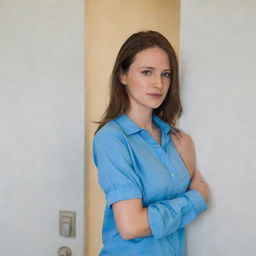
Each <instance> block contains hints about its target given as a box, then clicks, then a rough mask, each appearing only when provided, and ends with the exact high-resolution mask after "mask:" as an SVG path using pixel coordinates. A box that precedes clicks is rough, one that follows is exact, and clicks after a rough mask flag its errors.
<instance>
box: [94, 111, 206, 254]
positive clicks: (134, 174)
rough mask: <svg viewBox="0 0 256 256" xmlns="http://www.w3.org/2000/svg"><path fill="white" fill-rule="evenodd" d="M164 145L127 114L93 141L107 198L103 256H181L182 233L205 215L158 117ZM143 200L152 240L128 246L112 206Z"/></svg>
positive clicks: (129, 242) (132, 241) (202, 203)
mask: <svg viewBox="0 0 256 256" xmlns="http://www.w3.org/2000/svg"><path fill="white" fill-rule="evenodd" d="M152 120H153V122H154V123H155V125H157V126H158V127H159V128H160V130H161V145H160V144H158V143H157V142H156V141H155V139H153V137H152V136H151V135H150V134H149V132H148V131H147V130H145V129H142V128H140V127H139V126H138V125H136V124H135V123H134V122H133V121H132V120H131V119H130V118H129V117H128V116H127V115H126V114H122V115H121V116H119V117H117V118H115V119H114V120H111V121H109V122H107V123H106V124H105V125H104V126H103V127H102V128H101V129H100V130H99V131H98V132H97V133H96V135H95V136H94V140H93V159H94V162H95V165H96V166H97V168H98V181H99V184H100V187H101V188H102V190H103V191H104V193H105V197H106V207H105V211H104V221H103V227H102V239H103V245H104V246H103V248H102V250H101V252H100V256H156V255H157V256H173V255H175V256H183V255H185V229H184V227H185V226H186V225H187V224H188V223H190V222H191V221H192V220H194V219H195V218H196V217H197V216H198V215H199V214H200V213H202V212H203V211H204V210H206V208H207V206H206V202H205V200H204V198H203V197H202V195H201V194H200V193H199V192H198V191H196V190H188V187H189V184H190V181H191V179H190V175H189V172H188V170H187V168H186V166H185V164H184V162H183V160H182V158H181V157H180V155H179V153H178V152H177V151H176V149H175V146H174V144H173V143H172V140H171V137H170V130H171V129H172V128H171V126H169V125H168V124H167V123H166V122H164V121H163V120H161V119H160V118H159V117H158V116H156V115H153V116H152ZM132 198H141V200H142V203H143V207H148V222H149V226H150V228H151V231H152V235H151V236H146V237H140V238H135V239H130V240H124V239H123V238H122V237H121V236H120V234H119V232H118V229H117V226H116V223H115V219H114V213H113V209H112V207H111V205H112V204H113V203H115V202H117V201H121V200H127V199H132Z"/></svg>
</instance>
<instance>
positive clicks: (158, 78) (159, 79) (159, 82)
mask: <svg viewBox="0 0 256 256" xmlns="http://www.w3.org/2000/svg"><path fill="white" fill-rule="evenodd" d="M153 86H154V88H158V89H162V88H163V81H162V76H161V74H160V75H159V74H156V75H155V76H154V78H153Z"/></svg>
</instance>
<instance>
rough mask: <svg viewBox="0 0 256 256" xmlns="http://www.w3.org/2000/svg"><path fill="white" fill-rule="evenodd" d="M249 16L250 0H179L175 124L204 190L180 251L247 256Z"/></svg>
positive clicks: (252, 93) (254, 190) (251, 139)
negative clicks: (203, 208) (204, 200)
mask: <svg viewBox="0 0 256 256" xmlns="http://www.w3.org/2000/svg"><path fill="white" fill-rule="evenodd" d="M255 14H256V2H255V1H253V0H247V1H243V0H232V1H231V0H227V1H222V0H214V1H200V0H194V1H182V5H181V49H180V50H181V72H182V75H181V83H182V87H183V91H182V95H183V102H184V115H183V118H182V119H181V122H180V126H181V127H182V128H183V129H184V130H185V131H187V132H188V133H189V134H191V135H192V137H193V138H194V140H195V143H196V147H197V155H198V167H199V169H200V170H201V172H202V173H203V176H204V178H205V180H206V181H207V182H208V183H209V186H210V190H211V203H210V204H209V210H208V212H205V214H203V215H202V216H201V217H200V219H198V220H197V221H195V222H194V223H192V224H191V225H189V226H188V234H187V235H188V253H187V255H188V256H205V255H207V256H216V255H218V256H227V255H232V256H241V255H255V251H256V200H255V195H256V186H255V184H256V165H255V153H256V146H255V145H256V114H255V107H256V103H255V98H256V86H255V83H256V72H255V67H256V50H255V45H256V33H255V31H256V15H255Z"/></svg>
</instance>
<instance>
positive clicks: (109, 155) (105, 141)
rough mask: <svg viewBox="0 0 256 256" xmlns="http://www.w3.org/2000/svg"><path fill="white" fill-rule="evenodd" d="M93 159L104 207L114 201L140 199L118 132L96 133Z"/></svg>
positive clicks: (128, 155)
mask: <svg viewBox="0 0 256 256" xmlns="http://www.w3.org/2000/svg"><path fill="white" fill-rule="evenodd" d="M93 160H94V163H95V165H96V167H97V169H98V181H99V184H100V187H101V188H102V190H103V191H104V193H105V198H106V201H107V206H108V207H111V205H112V204H113V203H115V202H117V201H121V200H127V199H133V198H142V193H141V185H140V181H139V178H138V176H137V175H136V173H135V171H134V169H133V165H132V160H131V157H130V154H129V149H128V144H127V142H126V140H125V138H124V135H123V134H122V133H121V132H118V131H103V132H101V131H99V132H98V133H96V135H95V136H94V139H93Z"/></svg>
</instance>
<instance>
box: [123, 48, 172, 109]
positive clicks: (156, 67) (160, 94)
mask: <svg viewBox="0 0 256 256" xmlns="http://www.w3.org/2000/svg"><path fill="white" fill-rule="evenodd" d="M170 76H171V70H170V63H169V58H168V55H167V54H166V52H165V51H164V50H163V49H161V48H160V47H153V48H148V49H146V50H142V51H140V52H138V53H137V54H136V55H135V59H134V62H133V63H132V64H131V65H130V67H129V70H128V72H127V73H125V74H122V75H121V82H122V84H123V86H126V90H127V93H128V96H129V99H130V104H132V107H140V108H141V107H142V108H150V109H154V108H158V107H159V106H160V105H161V103H162V102H163V101H164V99H165V96H166V94H167V92H168V89H169V86H170V81H171V77H170Z"/></svg>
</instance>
